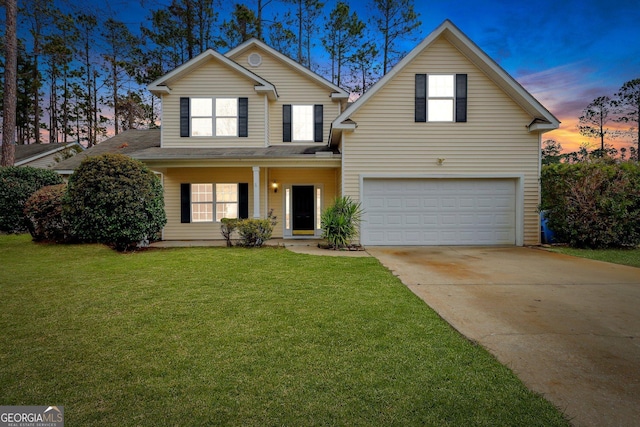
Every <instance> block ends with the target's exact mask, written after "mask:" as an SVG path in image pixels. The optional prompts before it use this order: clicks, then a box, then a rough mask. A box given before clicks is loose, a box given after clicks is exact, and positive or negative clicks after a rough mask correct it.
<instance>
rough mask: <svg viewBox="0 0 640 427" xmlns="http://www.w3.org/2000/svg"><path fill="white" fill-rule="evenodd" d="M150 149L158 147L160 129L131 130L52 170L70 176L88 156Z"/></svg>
mask: <svg viewBox="0 0 640 427" xmlns="http://www.w3.org/2000/svg"><path fill="white" fill-rule="evenodd" d="M150 147H160V129H132V130H127V131H124V132H122V133H119V134H118V135H116V136H114V137H112V138H109V139H107V140H105V141H102V142H101V143H99V144H97V145H94V146H93V147H91V148H88V149H86V150H85V151H83V152H82V153H79V154H77V155H75V156H73V157H71V158H69V159H66V160H63V161H62V162H60V163H58V164H57V165H55V166H54V167H53V168H52V169H53V170H55V171H57V172H58V173H61V174H71V173H73V171H74V170H75V169H76V168H77V167H78V166H79V165H80V163H81V162H82V161H83V160H84V159H86V158H87V157H89V156H97V155H99V154H104V153H121V154H125V155H127V156H131V155H132V154H133V153H135V152H137V151H140V150H144V149H146V148H150Z"/></svg>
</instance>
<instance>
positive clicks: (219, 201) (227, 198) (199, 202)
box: [191, 184, 239, 222]
mask: <svg viewBox="0 0 640 427" xmlns="http://www.w3.org/2000/svg"><path fill="white" fill-rule="evenodd" d="M238 201H239V197H238V184H191V222H213V221H214V218H215V221H216V222H220V220H221V219H222V218H238Z"/></svg>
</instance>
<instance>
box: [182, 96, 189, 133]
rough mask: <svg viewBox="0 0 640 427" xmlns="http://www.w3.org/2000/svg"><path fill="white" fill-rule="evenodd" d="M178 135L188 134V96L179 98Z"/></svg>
mask: <svg viewBox="0 0 640 427" xmlns="http://www.w3.org/2000/svg"><path fill="white" fill-rule="evenodd" d="M180 136H181V137H186V136H189V98H180Z"/></svg>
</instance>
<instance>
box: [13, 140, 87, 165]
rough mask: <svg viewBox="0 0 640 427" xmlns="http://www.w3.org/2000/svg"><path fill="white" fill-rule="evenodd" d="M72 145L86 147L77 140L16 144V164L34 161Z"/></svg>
mask: <svg viewBox="0 0 640 427" xmlns="http://www.w3.org/2000/svg"><path fill="white" fill-rule="evenodd" d="M72 146H78V147H80V149H84V147H82V146H81V145H80V144H78V143H77V142H69V143H67V144H62V143H51V144H28V145H16V146H15V147H16V157H15V165H16V166H22V165H25V164H27V163H30V162H33V161H35V160H38V159H40V158H42V157H45V156H50V155H51V154H55V153H57V152H59V151H62V150H65V149H67V148H71V147H72Z"/></svg>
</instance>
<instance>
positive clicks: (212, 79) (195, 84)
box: [162, 59, 265, 148]
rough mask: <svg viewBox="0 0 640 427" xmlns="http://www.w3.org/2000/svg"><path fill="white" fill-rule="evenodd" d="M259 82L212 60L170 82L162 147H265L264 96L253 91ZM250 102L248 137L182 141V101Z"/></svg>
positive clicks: (163, 105)
mask: <svg viewBox="0 0 640 427" xmlns="http://www.w3.org/2000/svg"><path fill="white" fill-rule="evenodd" d="M255 85H256V82H254V81H253V80H250V79H247V78H246V77H244V76H242V75H241V74H239V73H238V71H236V70H233V69H231V68H229V67H228V66H226V65H224V64H222V63H220V62H219V61H216V60H215V59H210V60H209V61H207V62H206V63H204V64H202V65H201V66H200V67H198V68H197V69H195V70H193V71H192V72H191V73H189V74H188V75H186V76H181V77H180V79H176V81H173V82H169V83H168V86H169V87H170V88H171V94H168V95H163V96H162V146H163V147H182V148H198V147H256V146H259V147H263V146H264V140H265V134H264V131H265V110H264V97H265V95H262V94H257V93H256V91H255V90H254V86H255ZM181 97H189V98H192V97H212V98H214V97H215V98H241V97H243V98H248V99H249V136H248V137H246V138H240V137H196V138H192V137H190V138H181V137H180V98H181Z"/></svg>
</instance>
